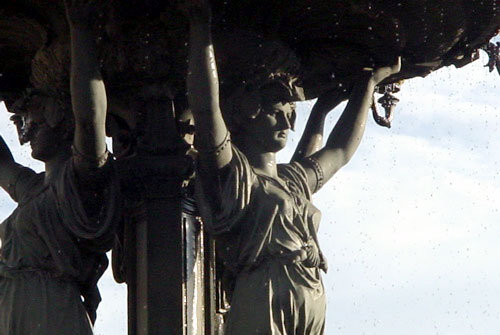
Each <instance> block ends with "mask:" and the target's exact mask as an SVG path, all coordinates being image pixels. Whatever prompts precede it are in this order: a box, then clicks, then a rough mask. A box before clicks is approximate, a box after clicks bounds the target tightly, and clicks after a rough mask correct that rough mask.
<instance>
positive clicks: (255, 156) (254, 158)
mask: <svg viewBox="0 0 500 335" xmlns="http://www.w3.org/2000/svg"><path fill="white" fill-rule="evenodd" d="M258 149H259V148H256V147H255V146H248V147H245V148H243V149H242V151H243V153H244V154H245V156H246V157H247V159H248V162H249V163H250V165H251V166H252V167H253V168H254V170H256V171H257V173H261V174H265V175H267V176H269V177H273V178H277V177H278V170H277V168H276V153H275V152H259V150H258Z"/></svg>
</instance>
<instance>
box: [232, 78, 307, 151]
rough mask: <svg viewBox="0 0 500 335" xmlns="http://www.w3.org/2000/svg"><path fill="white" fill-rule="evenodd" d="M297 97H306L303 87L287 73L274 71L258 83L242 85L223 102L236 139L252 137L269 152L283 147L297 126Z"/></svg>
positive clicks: (253, 143)
mask: <svg viewBox="0 0 500 335" xmlns="http://www.w3.org/2000/svg"><path fill="white" fill-rule="evenodd" d="M298 100H304V94H303V91H302V89H301V87H299V86H298V85H297V84H296V80H295V78H293V77H291V76H290V75H287V74H273V75H271V76H269V78H267V80H265V81H264V82H263V83H261V84H257V85H255V84H253V85H252V84H245V85H242V87H241V88H239V89H238V90H237V91H236V92H235V93H233V94H232V95H231V97H230V98H229V99H227V100H225V101H224V103H223V106H222V110H223V113H224V118H225V120H226V123H227V124H228V127H229V130H230V131H231V135H232V138H233V141H234V142H235V143H236V144H238V143H241V142H242V141H245V142H247V141H250V142H251V144H252V145H257V146H259V147H260V148H261V149H262V150H263V151H266V152H277V151H279V150H281V149H283V148H284V147H285V145H286V142H287V138H288V132H289V131H290V130H293V129H294V126H295V119H296V112H295V101H298Z"/></svg>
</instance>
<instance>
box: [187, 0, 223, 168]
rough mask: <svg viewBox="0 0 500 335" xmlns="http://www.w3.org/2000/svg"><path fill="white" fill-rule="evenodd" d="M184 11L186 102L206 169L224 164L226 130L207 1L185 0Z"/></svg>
mask: <svg viewBox="0 0 500 335" xmlns="http://www.w3.org/2000/svg"><path fill="white" fill-rule="evenodd" d="M183 7H184V10H185V12H186V14H187V16H188V18H189V22H190V33H189V69H188V76H187V87H188V101H189V107H190V108H191V110H192V113H193V117H194V120H195V127H196V143H195V145H196V148H197V149H198V151H199V153H200V161H201V163H202V164H204V165H205V168H207V169H214V170H215V169H219V168H222V167H224V166H225V165H227V163H229V161H230V160H231V157H232V153H231V150H228V149H229V146H228V145H227V143H228V142H229V141H230V135H229V131H228V129H227V126H226V123H225V122H224V119H223V117H222V112H221V108H220V102H219V79H218V74H217V63H216V60H215V53H214V47H213V44H212V33H211V30H210V29H211V27H210V23H211V22H210V21H211V12H210V5H209V3H208V0H186V1H185V3H184V6H183Z"/></svg>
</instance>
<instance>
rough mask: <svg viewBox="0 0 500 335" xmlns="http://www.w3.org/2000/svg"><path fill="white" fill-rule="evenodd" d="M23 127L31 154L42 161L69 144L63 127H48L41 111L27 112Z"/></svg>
mask: <svg viewBox="0 0 500 335" xmlns="http://www.w3.org/2000/svg"><path fill="white" fill-rule="evenodd" d="M24 128H25V129H24V133H25V137H26V140H27V141H29V143H30V145H31V156H32V157H33V158H35V159H38V160H41V161H43V162H46V161H48V160H50V159H51V158H52V157H54V156H55V155H56V154H57V152H58V151H60V150H63V149H67V148H66V147H67V146H69V145H70V143H69V142H68V141H67V136H66V134H65V131H64V129H63V127H62V126H57V127H55V128H52V127H50V126H49V125H48V123H47V121H46V120H45V118H44V116H43V115H42V113H28V115H27V116H26V119H25V125H24Z"/></svg>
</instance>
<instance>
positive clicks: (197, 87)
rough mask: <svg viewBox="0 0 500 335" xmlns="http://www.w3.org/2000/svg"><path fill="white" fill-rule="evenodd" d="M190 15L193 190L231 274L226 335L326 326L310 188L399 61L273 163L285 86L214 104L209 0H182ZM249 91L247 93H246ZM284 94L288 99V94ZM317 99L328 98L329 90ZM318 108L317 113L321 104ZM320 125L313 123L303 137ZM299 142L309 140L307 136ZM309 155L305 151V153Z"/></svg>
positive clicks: (349, 150)
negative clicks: (296, 150)
mask: <svg viewBox="0 0 500 335" xmlns="http://www.w3.org/2000/svg"><path fill="white" fill-rule="evenodd" d="M186 4H187V6H186V7H187V8H186V10H187V15H188V17H189V20H190V53H189V73H188V98H189V104H190V107H191V110H192V113H193V116H194V120H195V127H196V141H195V143H196V146H197V149H198V151H199V156H198V175H197V182H198V186H199V188H198V191H199V192H198V196H199V206H200V211H201V214H202V217H203V219H204V222H205V224H206V227H207V228H208V230H209V231H210V232H211V233H212V234H213V236H215V239H216V241H217V245H218V252H219V256H221V258H222V260H223V262H224V266H225V268H226V269H228V270H230V271H231V272H232V274H233V276H234V288H233V291H232V298H231V309H230V311H229V314H228V319H227V324H226V335H236V334H237V335H250V334H252V335H255V334H258V335H269V334H274V335H292V334H297V335H299V334H300V335H302V334H309V335H319V334H323V332H324V321H325V307H326V306H325V295H324V289H323V284H322V281H321V276H320V270H321V269H323V270H325V269H326V264H325V261H324V258H323V256H322V254H321V252H320V248H319V245H318V239H317V236H316V233H317V230H318V224H319V218H320V212H319V211H318V209H316V208H315V207H314V206H313V205H312V203H311V194H312V193H314V192H316V191H317V190H318V189H319V188H320V187H321V186H322V185H323V184H324V183H325V182H327V181H328V180H329V179H330V178H331V177H332V176H333V175H334V174H335V172H337V171H338V170H339V169H340V168H341V167H342V166H344V165H345V164H346V163H347V162H348V161H349V159H350V158H351V157H352V155H353V154H354V152H355V150H356V149H357V147H358V145H359V143H360V141H361V137H362V135H363V132H364V128H365V123H366V118H367V113H368V110H369V107H370V105H371V102H372V96H373V92H374V88H375V86H376V85H377V84H378V83H379V82H381V81H382V80H383V79H385V78H387V77H388V76H390V75H391V74H393V73H396V72H398V71H399V69H400V61H399V60H398V62H397V64H395V65H393V66H390V67H382V68H378V69H375V70H374V71H373V72H370V73H366V74H365V75H364V76H362V78H360V79H359V81H358V82H357V84H356V85H355V86H354V88H353V89H352V92H351V95H350V99H349V103H348V105H347V107H346V109H345V111H344V112H343V114H342V116H341V118H340V120H339V121H338V123H337V125H336V126H335V128H334V130H333V131H332V134H331V135H330V136H329V138H328V141H327V143H326V145H325V147H323V148H322V149H320V150H317V149H316V148H314V147H315V144H314V143H313V142H315V141H314V140H313V141H312V142H310V143H304V144H302V146H303V147H304V148H306V147H312V148H313V149H308V150H307V151H308V152H306V153H305V152H304V153H302V154H298V155H296V157H297V158H298V160H297V161H292V162H291V163H290V164H284V165H277V164H276V159H275V156H276V152H278V151H279V150H281V149H282V148H284V147H285V145H286V141H287V135H288V131H289V130H290V129H291V128H292V127H293V121H294V106H293V104H291V103H290V102H289V100H290V96H293V90H294V89H293V85H290V82H291V81H290V80H288V78H285V77H286V76H285V77H283V76H275V78H274V79H272V80H270V82H269V83H265V84H264V85H263V86H261V87H260V88H259V89H257V91H255V92H253V93H252V94H253V95H254V97H253V98H252V99H250V100H253V101H254V102H255V103H254V105H253V108H252V107H251V106H252V104H251V103H249V102H248V99H246V100H245V98H247V97H243V98H244V99H243V100H245V101H241V103H240V104H238V103H235V104H233V105H234V106H235V109H237V110H238V113H239V115H238V116H235V117H233V116H234V114H233V111H231V110H224V111H223V112H224V117H223V113H222V112H221V108H220V103H219V91H218V89H219V86H218V78H217V67H216V59H215V55H214V50H213V46H212V42H211V32H210V9H209V4H208V0H187V1H186ZM249 94H250V93H249ZM287 97H288V98H287ZM327 100H328V99H324V98H322V99H321V100H320V101H321V103H320V104H323V105H324V106H327V105H329V104H335V100H336V99H335V98H333V99H332V101H330V102H327ZM317 110H318V111H317V113H320V114H321V113H322V112H324V109H323V108H322V107H321V106H319V107H318V108H317ZM319 119H321V115H320V116H319ZM321 131H322V130H319V129H318V130H317V131H312V132H311V135H314V133H316V132H318V133H320V132H321ZM306 142H307V141H306ZM305 156H308V157H305Z"/></svg>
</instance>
